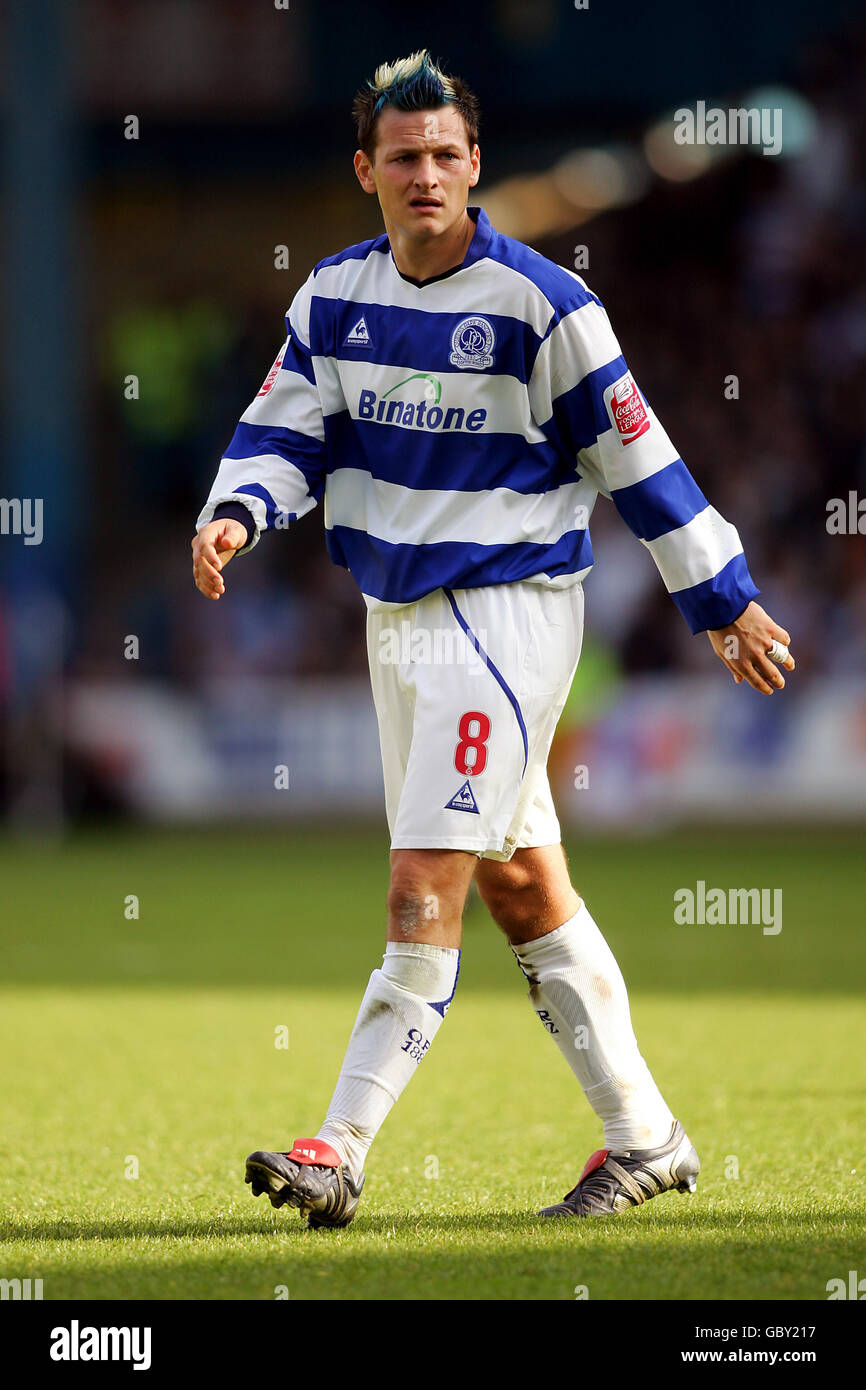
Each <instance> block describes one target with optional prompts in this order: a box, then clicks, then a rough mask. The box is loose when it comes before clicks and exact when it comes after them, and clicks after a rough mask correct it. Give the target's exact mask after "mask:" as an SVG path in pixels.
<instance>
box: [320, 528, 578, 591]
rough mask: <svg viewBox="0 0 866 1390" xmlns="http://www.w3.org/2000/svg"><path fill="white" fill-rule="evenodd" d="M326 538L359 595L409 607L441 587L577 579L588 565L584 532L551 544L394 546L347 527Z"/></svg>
mask: <svg viewBox="0 0 866 1390" xmlns="http://www.w3.org/2000/svg"><path fill="white" fill-rule="evenodd" d="M325 536H326V539H327V545H328V553H329V554H330V556H331V559H332V560H333V561H334V562H335V563H336V564H338V565H342V566H343V567H344V568H345V569H348V570H351V572H352V574H353V576H354V578H355V580H356V582H357V585H358V588H359V589H360V590H361V592H362V593H364V594H369V595H370V597H371V598H379V599H382V600H384V602H386V603H414V602H415V600H416V599H419V598H423V597H424V595H425V594H429V593H431V592H432V591H433V590H434V589H440V588H446V587H447V588H451V589H473V588H477V587H479V586H483V585H486V584H511V583H514V582H515V581H516V580H518V579H529V578H531V576H532V575H534V574H541V573H544V574H549V575H552V576H556V575H566V574H577V573H578V571H579V570H583V569H586V568H587V567H588V566H589V565H591V564H592V546H591V545H590V540H589V535H588V533H587V532H586V531H568V532H566V534H565V535H564V536H561V537H560V538H559V540H557V541H555V542H554V543H553V544H552V545H537V544H535V543H533V542H530V541H522V542H519V543H517V544H514V545H479V544H478V543H477V542H473V543H467V542H463V541H439V542H436V543H435V544H426V545H407V544H404V545H394V544H392V543H391V542H390V541H384V540H381V539H380V537H378V536H371V535H370V534H369V533H368V532H366V531H359V530H357V529H356V528H355V527H351V526H333V527H331V528H330V529H329V530H327V531H326V532H325Z"/></svg>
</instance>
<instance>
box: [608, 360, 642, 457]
mask: <svg viewBox="0 0 866 1390" xmlns="http://www.w3.org/2000/svg"><path fill="white" fill-rule="evenodd" d="M604 403H605V405H606V406H607V410H608V414H609V415H610V418H611V421H612V423H613V424H614V426H615V427H616V430H617V433H618V434H619V438H620V443H621V444H623V445H625V444H632V443H633V442H634V440H635V439H640V436H641V435H642V434H646V432H647V430H648V429H649V427H650V420H649V416H648V415H647V412H646V406H645V405H644V403H643V398H642V397H641V394H640V392H639V391H638V389H637V386H636V385H635V382H634V378H633V376H632V375H631V373H630V372H627V373H626V375H625V376H624V377H620V379H619V381H615V382H614V384H613V385H612V386H608V388H607V390H606V391H605V393H604Z"/></svg>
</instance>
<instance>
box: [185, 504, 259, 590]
mask: <svg viewBox="0 0 866 1390" xmlns="http://www.w3.org/2000/svg"><path fill="white" fill-rule="evenodd" d="M246 543H247V528H246V526H242V525H241V523H240V522H239V521H233V520H232V519H231V518H230V517H224V518H223V520H222V521H209V522H208V523H207V525H206V526H203V527H202V528H201V530H200V531H199V532H198V534H197V535H195V536H193V538H192V540H191V541H190V545H191V546H192V576H193V579H194V580H195V587H196V588H197V589H198V591H199V593H200V594H204V596H205V598H213V599H218V598H219V596H220V594H224V593H225V591H226V586H225V581H224V579H223V577H222V571H223V570H224V569H225V567H226V565H227V564H228V562H229V560H230V559H231V558H232V556H233V555H236V554H237V552H238V551H239V550H242V549H243V548H244V546H245V545H246Z"/></svg>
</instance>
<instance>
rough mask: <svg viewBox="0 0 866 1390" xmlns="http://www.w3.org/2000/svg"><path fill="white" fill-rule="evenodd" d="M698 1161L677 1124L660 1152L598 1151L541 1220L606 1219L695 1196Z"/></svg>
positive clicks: (677, 1123) (638, 1150)
mask: <svg viewBox="0 0 866 1390" xmlns="http://www.w3.org/2000/svg"><path fill="white" fill-rule="evenodd" d="M700 1167H701V1163H700V1159H699V1158H698V1156H697V1153H696V1152H695V1149H694V1146H693V1144H692V1141H691V1139H689V1137H688V1135H687V1134H686V1132H685V1130H684V1129H683V1127H682V1125H681V1124H680V1122H679V1120H674V1124H673V1128H672V1130H671V1132H670V1135H669V1136H668V1138H667V1140H666V1141H665V1143H664V1144H661V1145H659V1147H658V1148H657V1149H632V1150H631V1151H630V1152H628V1153H621V1154H612V1153H611V1152H610V1149H599V1150H598V1151H597V1152H596V1153H594V1154H592V1156H591V1157H590V1158H588V1159H587V1161H586V1167H585V1168H584V1170H583V1172H582V1173H581V1175H580V1177H579V1178H578V1180H577V1186H576V1187H573V1188H572V1189H571V1191H570V1192H568V1193H566V1195H565V1197H563V1199H562V1201H561V1202H557V1203H556V1205H555V1206H552V1207H544V1208H543V1209H542V1210H541V1211H540V1212H539V1213H538V1215H539V1216H605V1215H608V1214H609V1213H612V1212H620V1211H628V1209H629V1207H638V1206H640V1205H641V1204H642V1203H643V1202H648V1201H649V1199H650V1197H658V1196H659V1194H660V1193H662V1192H670V1191H672V1190H673V1189H676V1191H677V1192H694V1190H695V1188H696V1187H697V1177H698V1173H699V1172H700Z"/></svg>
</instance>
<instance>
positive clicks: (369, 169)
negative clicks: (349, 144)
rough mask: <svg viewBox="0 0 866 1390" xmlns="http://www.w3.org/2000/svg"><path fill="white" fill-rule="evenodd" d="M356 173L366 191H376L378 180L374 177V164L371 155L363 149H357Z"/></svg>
mask: <svg viewBox="0 0 866 1390" xmlns="http://www.w3.org/2000/svg"><path fill="white" fill-rule="evenodd" d="M354 165H355V173H356V174H357V175H358V182H359V184H360V185H361V187H362V188H363V190H364V192H365V193H375V192H376V180H375V178H374V177H373V165H372V163H371V162H370V159H369V157H368V156H367V155H366V154H365V153H364V151H363V150H356V151H355V159H354Z"/></svg>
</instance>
